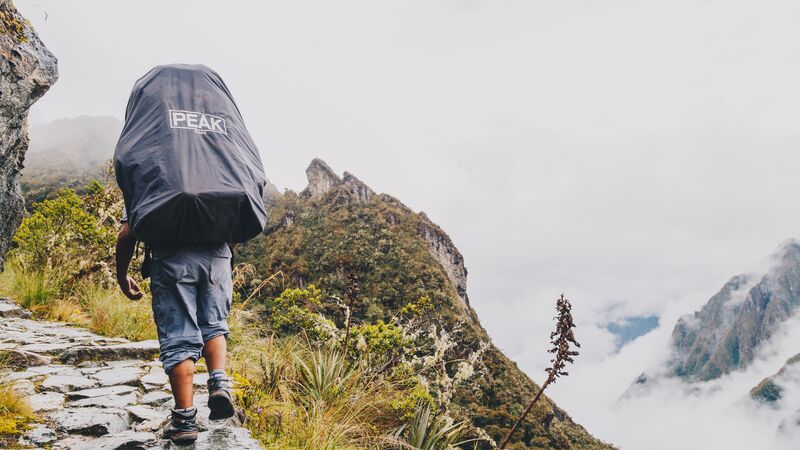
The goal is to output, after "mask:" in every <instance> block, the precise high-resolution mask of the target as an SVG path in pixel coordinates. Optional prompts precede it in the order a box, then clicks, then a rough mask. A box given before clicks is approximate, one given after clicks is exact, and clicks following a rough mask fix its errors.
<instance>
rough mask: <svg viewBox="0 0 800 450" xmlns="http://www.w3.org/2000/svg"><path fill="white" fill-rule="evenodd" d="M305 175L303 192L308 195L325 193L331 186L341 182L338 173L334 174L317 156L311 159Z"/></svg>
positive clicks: (313, 195)
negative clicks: (306, 183)
mask: <svg viewBox="0 0 800 450" xmlns="http://www.w3.org/2000/svg"><path fill="white" fill-rule="evenodd" d="M306 177H307V178H308V187H306V189H305V190H304V191H303V194H305V195H307V196H309V197H320V196H322V195H325V193H327V192H328V191H330V190H331V188H333V187H334V186H336V185H338V184H340V183H341V182H342V179H341V178H339V175H336V173H335V172H334V171H333V169H331V167H330V166H329V165H328V164H327V163H326V162H325V161H323V160H321V159H319V158H314V159H312V160H311V164H309V165H308V168H307V169H306Z"/></svg>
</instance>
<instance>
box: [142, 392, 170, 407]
mask: <svg viewBox="0 0 800 450" xmlns="http://www.w3.org/2000/svg"><path fill="white" fill-rule="evenodd" d="M169 400H172V394H170V393H169V392H164V391H152V392H148V393H147V394H144V395H143V396H142V398H141V400H139V403H141V404H143V405H156V406H158V405H163V404H164V403H166V402H168V401H169Z"/></svg>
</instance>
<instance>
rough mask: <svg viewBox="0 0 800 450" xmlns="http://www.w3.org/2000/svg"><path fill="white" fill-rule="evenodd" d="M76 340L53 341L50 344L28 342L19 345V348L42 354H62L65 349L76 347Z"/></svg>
mask: <svg viewBox="0 0 800 450" xmlns="http://www.w3.org/2000/svg"><path fill="white" fill-rule="evenodd" d="M76 345H78V344H76V343H74V342H53V343H50V344H26V345H23V346H21V347H19V350H24V351H26V352H33V353H39V354H42V355H60V354H61V353H62V352H63V351H64V350H67V349H69V348H72V347H75V346H76Z"/></svg>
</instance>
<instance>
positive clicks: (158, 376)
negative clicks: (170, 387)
mask: <svg viewBox="0 0 800 450" xmlns="http://www.w3.org/2000/svg"><path fill="white" fill-rule="evenodd" d="M141 382H142V383H143V384H149V385H153V386H163V385H165V384H167V383H169V376H167V373H166V372H164V369H162V368H161V367H153V368H151V369H150V372H148V373H147V375H145V376H143V377H142V378H141Z"/></svg>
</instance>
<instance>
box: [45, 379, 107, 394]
mask: <svg viewBox="0 0 800 450" xmlns="http://www.w3.org/2000/svg"><path fill="white" fill-rule="evenodd" d="M96 385H97V381H95V380H92V379H91V378H89V377H86V376H83V375H50V376H48V377H47V378H45V380H44V381H43V382H42V384H41V385H40V386H39V388H40V389H41V390H43V391H56V392H70V391H75V390H78V389H86V388H91V387H94V386H96Z"/></svg>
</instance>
